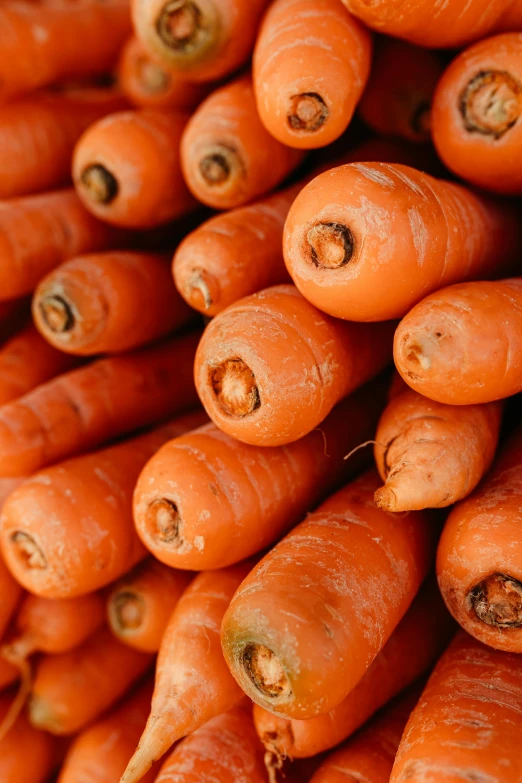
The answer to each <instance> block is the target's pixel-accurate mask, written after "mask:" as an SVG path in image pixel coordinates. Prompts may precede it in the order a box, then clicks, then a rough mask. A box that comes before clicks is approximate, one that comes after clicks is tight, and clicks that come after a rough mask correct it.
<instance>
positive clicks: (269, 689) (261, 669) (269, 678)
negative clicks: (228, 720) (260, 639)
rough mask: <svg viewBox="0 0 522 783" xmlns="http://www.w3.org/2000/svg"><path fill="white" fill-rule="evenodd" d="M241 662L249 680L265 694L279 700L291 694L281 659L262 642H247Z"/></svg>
mask: <svg viewBox="0 0 522 783" xmlns="http://www.w3.org/2000/svg"><path fill="white" fill-rule="evenodd" d="M242 664H243V669H244V671H245V673H246V675H247V676H248V678H249V680H250V681H251V682H252V684H253V685H254V686H255V688H257V690H258V691H260V692H261V693H263V694H264V695H265V696H268V697H269V698H271V699H277V700H279V701H281V700H283V699H287V698H288V697H289V696H290V695H291V693H292V686H291V685H290V680H289V679H288V675H287V673H286V672H285V670H284V667H283V665H282V663H281V661H280V660H279V658H278V657H277V656H276V654H275V653H274V652H272V650H270V649H269V648H268V647H266V646H265V645H264V644H256V643H254V642H250V643H249V644H247V645H246V647H245V649H244V650H243V656H242Z"/></svg>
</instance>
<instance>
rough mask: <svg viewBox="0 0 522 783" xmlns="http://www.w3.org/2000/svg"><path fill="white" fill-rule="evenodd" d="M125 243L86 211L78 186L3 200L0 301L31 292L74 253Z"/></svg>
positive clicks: (1, 206) (0, 212) (0, 246)
mask: <svg viewBox="0 0 522 783" xmlns="http://www.w3.org/2000/svg"><path fill="white" fill-rule="evenodd" d="M119 241H121V235H120V234H118V233H116V232H115V231H114V229H111V228H110V227H108V226H105V225H104V224H103V223H100V222H99V221H98V220H96V219H95V218H94V217H92V216H91V215H89V213H88V212H86V211H85V209H84V208H83V206H82V204H81V202H80V201H79V199H78V197H77V196H76V194H75V193H74V191H73V190H61V191H56V192H54V193H43V194H42V195H40V196H25V197H24V198H19V199H12V200H10V201H4V202H0V255H1V258H2V264H1V265H0V299H3V298H5V299H14V298H15V297H19V296H24V295H25V294H28V293H30V292H31V291H32V290H33V289H34V288H35V287H36V285H37V283H38V282H39V280H40V279H41V278H42V277H43V276H44V275H46V274H47V273H48V272H50V271H51V269H54V268H55V267H56V266H58V264H61V263H62V262H63V261H65V260H66V259H67V258H70V257H71V256H76V255H79V254H80V253H92V252H94V251H96V250H105V249H107V248H108V247H112V246H114V245H115V244H116V243H117V242H119Z"/></svg>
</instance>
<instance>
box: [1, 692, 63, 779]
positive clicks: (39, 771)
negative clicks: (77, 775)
mask: <svg viewBox="0 0 522 783" xmlns="http://www.w3.org/2000/svg"><path fill="white" fill-rule="evenodd" d="M10 704H11V694H9V693H2V694H0V721H1V720H2V719H3V717H4V715H6V714H7V712H8V710H9V707H10ZM57 750H58V748H57V741H56V739H55V737H52V736H51V735H50V734H47V733H46V732H44V731H37V729H35V728H33V727H32V726H31V724H30V723H29V721H28V720H27V718H26V717H25V716H24V715H20V716H19V717H18V720H17V721H16V723H15V725H14V726H13V727H12V729H11V731H10V732H9V734H7V735H6V736H5V737H4V738H3V739H2V740H0V780H1V781H2V783H46V781H47V780H48V779H49V775H50V774H51V772H52V771H53V769H54V768H55V766H56V763H57V761H58V753H57Z"/></svg>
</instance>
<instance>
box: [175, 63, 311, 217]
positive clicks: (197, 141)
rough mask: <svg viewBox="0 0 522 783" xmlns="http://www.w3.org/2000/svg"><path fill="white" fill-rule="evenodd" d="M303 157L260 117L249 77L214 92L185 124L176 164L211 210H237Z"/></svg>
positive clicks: (192, 189)
mask: <svg viewBox="0 0 522 783" xmlns="http://www.w3.org/2000/svg"><path fill="white" fill-rule="evenodd" d="M302 159H303V153H302V152H301V151H300V150H295V149H291V148H290V147H285V146H284V145H283V144H281V143H280V142H279V141H276V139H275V138H274V137H273V136H271V135H270V133H269V132H268V131H267V130H266V129H265V127H264V126H263V124H262V122H261V120H260V119H259V116H258V113H257V109H256V102H255V96H254V89H253V86H252V80H251V78H250V76H242V77H241V78H239V79H236V80H235V81H233V82H230V83H229V84H226V85H225V86H224V87H220V88H219V89H218V90H215V91H214V92H213V93H212V94H211V95H210V96H209V97H208V98H207V99H206V100H205V101H203V103H202V104H201V105H200V106H199V108H198V109H196V111H195V112H194V114H193V115H192V117H191V119H190V120H189V122H188V124H187V127H186V130H185V132H184V133H183V138H182V140H181V166H182V168H183V174H184V176H185V181H186V183H187V185H188V186H189V188H190V190H191V191H192V193H193V194H194V195H195V196H196V198H198V199H199V200H200V201H202V202H203V203H204V204H207V205H208V206H211V207H215V208H216V209H229V208H230V207H239V206H241V204H245V203H246V202H247V201H251V200H252V199H255V198H258V197H259V196H261V195H263V193H266V192H267V191H269V190H271V189H272V188H274V187H275V186H276V185H278V184H279V183H280V182H281V181H282V180H284V179H285V177H287V176H288V175H289V174H290V172H291V171H292V170H293V169H295V168H296V167H297V166H298V165H299V163H300V162H301V161H302Z"/></svg>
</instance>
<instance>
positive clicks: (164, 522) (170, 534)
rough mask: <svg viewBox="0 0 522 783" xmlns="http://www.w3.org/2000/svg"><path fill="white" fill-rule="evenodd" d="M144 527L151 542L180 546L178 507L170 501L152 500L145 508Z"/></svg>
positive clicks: (164, 499) (162, 499)
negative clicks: (177, 543) (178, 544)
mask: <svg viewBox="0 0 522 783" xmlns="http://www.w3.org/2000/svg"><path fill="white" fill-rule="evenodd" d="M146 525H147V532H148V534H149V536H150V537H151V538H152V539H153V540H155V541H161V542H162V543H164V544H171V545H172V544H175V542H179V543H180V544H181V536H180V527H181V516H180V514H179V511H178V507H177V506H176V504H175V503H173V502H172V501H171V500H167V499H166V498H160V499H159V500H154V501H153V502H152V503H151V504H150V505H149V507H148V508H147V515H146Z"/></svg>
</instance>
